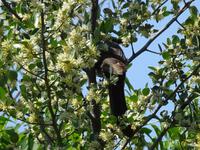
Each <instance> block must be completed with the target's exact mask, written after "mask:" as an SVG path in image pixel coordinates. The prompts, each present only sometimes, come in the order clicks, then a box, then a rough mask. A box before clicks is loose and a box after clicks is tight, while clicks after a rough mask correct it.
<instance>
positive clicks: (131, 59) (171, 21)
mask: <svg viewBox="0 0 200 150" xmlns="http://www.w3.org/2000/svg"><path fill="white" fill-rule="evenodd" d="M193 1H195V0H191V1H189V2H187V3H186V4H185V6H184V7H183V8H182V9H181V10H180V11H179V12H178V14H177V15H176V16H175V17H174V18H172V19H171V20H170V21H169V22H168V23H167V24H166V25H165V27H164V28H163V29H161V30H160V31H159V32H158V33H157V34H156V35H155V36H153V37H152V38H150V39H149V41H147V42H146V44H145V45H144V46H143V47H142V48H141V49H140V50H138V51H137V52H136V53H135V55H132V56H131V57H130V58H129V59H128V63H130V62H131V61H133V60H134V59H135V58H136V57H138V56H139V55H140V54H142V53H143V52H145V51H146V50H147V49H148V47H149V45H151V43H152V42H153V41H154V40H155V39H156V38H157V37H158V36H160V35H161V34H162V33H163V32H164V31H165V30H167V29H168V28H169V27H170V26H171V25H172V24H173V23H174V22H175V21H176V20H177V18H178V17H179V16H180V15H181V14H182V13H183V12H184V11H185V10H186V9H188V8H189V7H190V5H191V3H192V2H193Z"/></svg>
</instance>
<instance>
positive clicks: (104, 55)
mask: <svg viewBox="0 0 200 150" xmlns="http://www.w3.org/2000/svg"><path fill="white" fill-rule="evenodd" d="M104 44H106V45H107V46H108V50H107V51H101V54H100V58H99V60H98V61H97V63H96V68H97V70H98V74H101V75H102V74H103V75H105V77H106V78H107V79H108V80H110V79H111V77H112V76H113V75H114V76H116V77H117V78H118V79H117V81H116V82H115V83H112V82H109V85H108V95H109V103H110V109H111V114H113V115H114V116H117V117H118V116H122V115H123V114H124V113H125V112H126V110H127V105H126V100H125V93H124V85H125V78H126V65H127V59H126V57H125V55H124V53H123V50H122V49H121V47H120V46H119V45H118V43H116V42H113V41H104Z"/></svg>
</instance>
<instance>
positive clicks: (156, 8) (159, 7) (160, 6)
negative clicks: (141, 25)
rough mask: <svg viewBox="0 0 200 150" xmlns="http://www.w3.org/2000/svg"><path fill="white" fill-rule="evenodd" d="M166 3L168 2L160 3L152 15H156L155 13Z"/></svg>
mask: <svg viewBox="0 0 200 150" xmlns="http://www.w3.org/2000/svg"><path fill="white" fill-rule="evenodd" d="M167 1H168V0H165V1H164V2H162V3H161V4H160V5H159V6H158V7H157V8H156V9H155V10H154V11H153V13H152V15H155V13H156V12H157V11H159V10H160V8H161V7H162V6H163V5H164V4H165V3H166V2H167Z"/></svg>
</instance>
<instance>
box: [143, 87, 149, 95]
mask: <svg viewBox="0 0 200 150" xmlns="http://www.w3.org/2000/svg"><path fill="white" fill-rule="evenodd" d="M149 93H150V89H149V88H144V89H143V90H142V94H143V95H144V96H147V95H149Z"/></svg>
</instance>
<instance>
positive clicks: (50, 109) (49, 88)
mask: <svg viewBox="0 0 200 150" xmlns="http://www.w3.org/2000/svg"><path fill="white" fill-rule="evenodd" d="M41 25H42V26H41V28H42V29H41V46H42V59H43V65H44V80H45V85H46V91H47V96H48V109H49V111H50V114H51V118H52V126H53V128H54V130H55V134H56V135H57V140H58V143H59V144H61V142H62V141H61V135H60V131H59V129H58V126H57V121H56V115H55V114H54V111H53V108H52V104H51V87H50V83H49V79H48V65H47V59H46V51H47V48H46V40H45V37H44V34H45V24H44V12H43V11H42V12H41Z"/></svg>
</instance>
